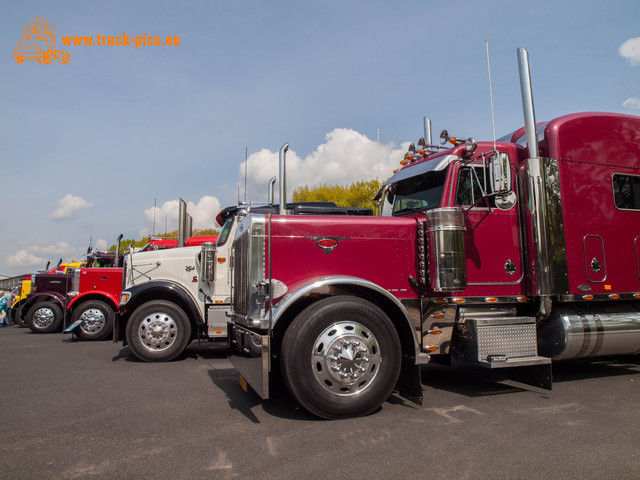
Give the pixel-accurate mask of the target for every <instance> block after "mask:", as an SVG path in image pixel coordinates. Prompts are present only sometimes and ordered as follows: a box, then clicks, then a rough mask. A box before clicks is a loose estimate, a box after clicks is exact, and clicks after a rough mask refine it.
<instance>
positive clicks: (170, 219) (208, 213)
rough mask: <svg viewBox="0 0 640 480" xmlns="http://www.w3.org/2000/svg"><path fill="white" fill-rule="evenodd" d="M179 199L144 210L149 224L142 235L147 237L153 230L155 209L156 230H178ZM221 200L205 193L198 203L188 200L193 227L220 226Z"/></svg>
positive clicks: (140, 233) (158, 231)
mask: <svg viewBox="0 0 640 480" xmlns="http://www.w3.org/2000/svg"><path fill="white" fill-rule="evenodd" d="M178 205H179V201H178V200H170V201H168V202H164V203H163V204H162V206H160V207H151V208H148V209H146V210H145V211H144V215H145V217H146V219H147V224H148V226H147V227H145V228H144V229H142V230H140V232H139V235H140V237H146V236H148V235H149V234H150V233H152V232H153V217H154V210H155V232H156V233H163V232H164V231H165V224H166V230H167V231H168V232H170V231H172V230H177V228H178V215H179V212H178ZM220 210H222V208H221V207H220V201H219V200H218V199H217V198H216V197H212V196H210V195H205V196H204V197H202V198H201V199H200V200H199V201H198V203H197V204H196V203H193V202H187V213H188V214H189V215H191V218H192V219H193V222H192V227H193V228H194V229H196V228H218V223H217V222H216V215H218V213H220Z"/></svg>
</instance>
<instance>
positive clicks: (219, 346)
mask: <svg viewBox="0 0 640 480" xmlns="http://www.w3.org/2000/svg"><path fill="white" fill-rule="evenodd" d="M226 356H227V344H226V342H208V341H205V342H200V344H198V341H197V340H194V341H193V342H191V343H190V344H189V345H187V348H186V349H185V351H184V352H183V353H181V354H180V355H178V356H177V357H176V358H175V359H173V360H171V361H172V362H181V361H185V360H187V359H189V358H191V359H195V360H197V359H199V358H202V359H204V360H207V359H211V358H225V357H226ZM111 360H112V361H113V362H116V361H118V360H124V361H125V362H135V363H142V360H139V359H138V358H137V357H136V356H135V355H133V353H131V350H130V349H129V347H128V346H127V347H122V348H121V349H120V351H119V352H118V354H117V355H115V356H114V357H113V358H112V359H111Z"/></svg>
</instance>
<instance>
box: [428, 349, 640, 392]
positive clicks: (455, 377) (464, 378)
mask: <svg viewBox="0 0 640 480" xmlns="http://www.w3.org/2000/svg"><path fill="white" fill-rule="evenodd" d="M552 371H553V383H563V382H573V381H579V380H588V379H590V378H601V377H616V376H623V375H626V376H633V375H638V374H640V357H638V356H626V357H610V358H604V357H603V358H590V359H581V360H567V361H562V362H554V363H553V366H552ZM421 373H422V384H423V386H425V387H433V388H436V389H440V390H446V391H449V392H452V393H456V394H460V395H464V396H467V397H483V396H488V395H506V394H510V393H516V392H520V391H523V390H532V391H536V392H539V393H542V394H544V393H545V392H548V390H546V389H542V388H538V387H535V386H530V385H526V384H523V383H520V382H515V381H510V380H507V379H505V378H503V377H502V376H501V372H500V370H499V369H497V370H489V369H484V368H480V367H464V366H453V367H449V366H444V365H438V364H430V365H428V366H425V367H422V372H421ZM499 382H502V383H499Z"/></svg>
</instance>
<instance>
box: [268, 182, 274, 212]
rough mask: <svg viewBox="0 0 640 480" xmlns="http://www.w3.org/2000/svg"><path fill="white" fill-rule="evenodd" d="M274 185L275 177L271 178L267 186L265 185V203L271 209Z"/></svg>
mask: <svg viewBox="0 0 640 480" xmlns="http://www.w3.org/2000/svg"><path fill="white" fill-rule="evenodd" d="M275 185H276V177H271V180H269V184H268V185H267V203H268V204H269V206H270V207H273V197H274V193H273V192H274V189H275Z"/></svg>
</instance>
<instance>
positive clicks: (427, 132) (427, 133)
mask: <svg viewBox="0 0 640 480" xmlns="http://www.w3.org/2000/svg"><path fill="white" fill-rule="evenodd" d="M422 118H423V120H424V142H425V144H426V145H433V139H432V136H431V119H430V118H429V117H422Z"/></svg>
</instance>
